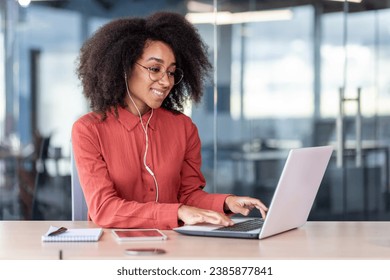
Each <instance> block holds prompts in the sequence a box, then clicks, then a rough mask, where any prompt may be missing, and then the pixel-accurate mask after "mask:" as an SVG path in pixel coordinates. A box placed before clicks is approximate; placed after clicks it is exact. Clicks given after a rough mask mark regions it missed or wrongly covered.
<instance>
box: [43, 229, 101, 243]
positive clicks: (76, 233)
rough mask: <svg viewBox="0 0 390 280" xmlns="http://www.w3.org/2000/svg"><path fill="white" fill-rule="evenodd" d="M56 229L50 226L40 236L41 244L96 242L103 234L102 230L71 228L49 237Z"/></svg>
mask: <svg viewBox="0 0 390 280" xmlns="http://www.w3.org/2000/svg"><path fill="white" fill-rule="evenodd" d="M57 229H58V227H54V226H50V228H49V230H48V231H47V232H46V233H45V234H44V235H42V241H43V242H96V241H99V239H100V237H101V236H102V234H103V229H102V228H72V229H68V230H67V231H65V232H63V233H61V234H58V235H53V236H49V234H50V233H51V232H53V231H55V230H57Z"/></svg>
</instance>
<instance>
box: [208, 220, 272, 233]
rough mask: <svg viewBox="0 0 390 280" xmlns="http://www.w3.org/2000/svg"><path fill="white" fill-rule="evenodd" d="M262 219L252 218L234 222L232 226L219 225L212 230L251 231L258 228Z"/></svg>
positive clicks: (261, 224)
mask: <svg viewBox="0 0 390 280" xmlns="http://www.w3.org/2000/svg"><path fill="white" fill-rule="evenodd" d="M263 223H264V221H263V220H261V219H253V220H248V221H244V222H240V223H236V224H234V225H232V226H227V227H220V228H217V229H214V230H217V231H221V230H222V231H251V230H255V229H260V228H261V227H262V226H263Z"/></svg>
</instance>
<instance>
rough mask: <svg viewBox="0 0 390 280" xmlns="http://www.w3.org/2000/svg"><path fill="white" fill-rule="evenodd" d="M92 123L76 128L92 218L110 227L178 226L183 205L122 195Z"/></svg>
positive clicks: (74, 141)
mask: <svg viewBox="0 0 390 280" xmlns="http://www.w3.org/2000/svg"><path fill="white" fill-rule="evenodd" d="M89 118H92V117H91V116H90V115H89ZM91 123H92V122H91V121H89V120H87V119H86V118H84V119H80V120H78V121H77V122H76V123H75V124H74V125H73V127H72V148H73V152H74V158H75V162H76V166H77V170H78V174H79V178H80V183H81V186H82V189H83V192H84V196H85V199H86V203H87V206H88V215H89V219H91V220H92V221H93V222H94V223H96V224H97V225H99V226H102V227H106V228H159V229H172V228H174V227H177V226H178V216H177V212H178V208H179V207H180V203H169V204H168V203H157V202H146V203H140V202H136V201H128V200H125V199H122V198H120V197H119V196H118V194H117V192H116V190H115V187H114V183H113V182H112V180H111V179H110V176H109V172H108V170H107V165H106V163H105V161H104V158H103V156H102V152H101V147H100V142H99V133H98V131H97V129H96V126H95V125H93V124H91Z"/></svg>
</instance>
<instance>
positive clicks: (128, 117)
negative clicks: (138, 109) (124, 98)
mask: <svg viewBox="0 0 390 280" xmlns="http://www.w3.org/2000/svg"><path fill="white" fill-rule="evenodd" d="M157 112H158V109H157V110H154V111H153V116H152V118H151V119H150V121H149V125H148V128H150V129H152V130H155V129H156V120H157V117H156V115H157ZM151 113H152V111H151V110H150V111H149V112H147V113H146V114H144V115H143V116H142V121H143V123H144V125H146V123H147V122H148V119H149V117H150V114H151ZM111 114H112V115H113V116H114V112H111ZM118 115H119V116H118V121H119V122H120V123H121V124H122V125H123V126H124V127H125V128H126V129H127V130H128V131H131V130H133V129H134V128H135V127H136V126H137V125H139V124H140V119H139V116H136V115H134V114H132V113H130V112H129V111H127V110H126V108H122V107H118Z"/></svg>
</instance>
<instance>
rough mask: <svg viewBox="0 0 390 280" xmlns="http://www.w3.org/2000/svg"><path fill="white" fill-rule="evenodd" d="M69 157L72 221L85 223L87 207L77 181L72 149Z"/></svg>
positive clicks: (77, 176)
mask: <svg viewBox="0 0 390 280" xmlns="http://www.w3.org/2000/svg"><path fill="white" fill-rule="evenodd" d="M70 155H71V157H70V162H71V177H72V221H86V220H87V218H88V207H87V203H86V202H85V197H84V193H83V190H82V188H81V184H80V181H79V175H78V173H77V167H76V162H75V160H74V156H73V149H72V147H71V149H70Z"/></svg>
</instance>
